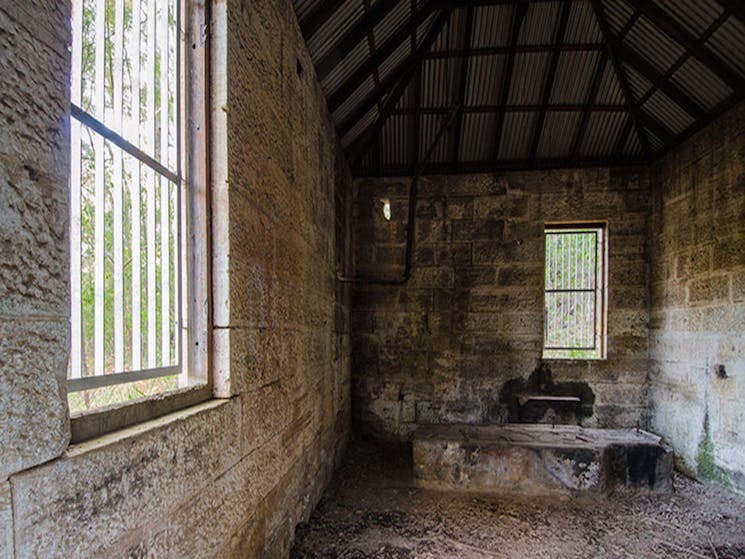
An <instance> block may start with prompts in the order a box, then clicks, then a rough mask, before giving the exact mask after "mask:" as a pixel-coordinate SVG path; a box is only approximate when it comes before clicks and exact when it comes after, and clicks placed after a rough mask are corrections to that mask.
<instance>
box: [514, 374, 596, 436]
mask: <svg viewBox="0 0 745 559" xmlns="http://www.w3.org/2000/svg"><path fill="white" fill-rule="evenodd" d="M499 401H500V402H501V403H502V404H503V405H504V406H505V408H506V409H507V421H508V422H510V423H557V424H570V425H572V424H578V425H581V424H582V419H584V418H586V417H591V416H592V414H593V406H594V404H595V393H594V392H593V391H592V389H591V388H590V386H589V385H588V384H587V383H586V382H558V383H555V382H554V380H553V375H552V373H551V368H550V367H549V366H548V364H547V363H544V362H540V363H539V364H538V366H537V367H536V368H535V369H534V370H533V372H532V373H530V376H529V377H528V378H527V380H526V379H524V378H522V377H519V378H514V379H510V380H508V381H507V382H505V383H504V386H503V387H502V390H501V392H500V393H499Z"/></svg>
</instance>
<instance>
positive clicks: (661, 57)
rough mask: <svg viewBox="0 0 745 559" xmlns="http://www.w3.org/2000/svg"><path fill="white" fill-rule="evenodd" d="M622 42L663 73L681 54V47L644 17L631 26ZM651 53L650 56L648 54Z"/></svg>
mask: <svg viewBox="0 0 745 559" xmlns="http://www.w3.org/2000/svg"><path fill="white" fill-rule="evenodd" d="M624 43H625V44H626V45H628V46H630V47H631V48H632V49H634V50H635V51H636V52H637V53H639V54H640V55H641V56H642V57H643V58H644V59H645V60H647V61H648V62H649V63H650V64H651V65H652V66H654V67H655V68H656V69H657V70H658V71H659V72H660V73H662V74H664V73H665V72H667V70H669V69H670V67H671V66H672V65H673V64H675V62H676V61H677V60H678V59H679V58H680V57H681V56H682V55H683V52H684V50H683V47H681V46H680V44H678V43H676V42H675V41H673V40H672V39H671V38H670V37H668V36H667V35H666V34H665V33H663V32H662V31H660V29H659V28H658V27H657V26H656V25H654V24H653V23H652V22H651V21H649V20H648V19H646V18H645V17H640V18H639V19H638V20H636V23H635V24H634V25H633V26H632V27H631V29H630V30H629V32H628V34H627V35H626V40H625V41H624ZM650 55H651V56H650Z"/></svg>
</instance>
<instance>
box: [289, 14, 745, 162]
mask: <svg viewBox="0 0 745 559" xmlns="http://www.w3.org/2000/svg"><path fill="white" fill-rule="evenodd" d="M293 2H294V6H295V10H296V13H297V17H298V20H299V22H300V27H301V29H302V31H303V35H304V37H305V40H306V42H307V45H308V48H309V50H310V53H311V56H312V58H313V62H314V65H315V67H316V73H317V75H318V78H319V80H320V82H321V87H322V88H323V91H324V92H325V94H326V98H327V101H328V105H329V110H330V112H331V114H332V118H333V121H334V123H335V125H336V127H337V129H338V131H339V134H340V136H341V138H342V144H343V145H344V148H345V150H346V152H347V156H348V158H349V161H350V164H351V165H352V169H353V172H354V173H355V174H356V175H357V176H365V175H390V174H399V175H400V174H415V173H417V172H425V173H443V172H474V171H492V170H499V169H515V168H547V167H567V166H586V165H610V164H613V165H621V164H633V163H641V162H648V161H651V160H652V159H654V158H655V157H656V156H658V155H660V154H661V153H663V152H665V151H666V150H668V149H670V148H671V147H673V146H675V145H677V144H679V143H680V142H682V141H683V140H684V139H685V138H687V137H688V136H690V135H691V134H692V133H693V132H695V131H696V130H698V129H700V128H701V127H703V126H704V125H705V124H707V123H708V122H710V121H711V120H712V119H713V118H715V117H716V116H718V115H719V114H721V113H722V112H724V111H725V110H727V109H728V108H730V107H732V106H734V105H735V104H737V103H738V102H739V101H741V100H742V99H743V96H744V92H745V23H744V22H745V6H744V4H745V3H744V2H741V0H654V1H652V0H530V1H527V0H491V1H490V0H460V1H451V2H447V1H443V0H293Z"/></svg>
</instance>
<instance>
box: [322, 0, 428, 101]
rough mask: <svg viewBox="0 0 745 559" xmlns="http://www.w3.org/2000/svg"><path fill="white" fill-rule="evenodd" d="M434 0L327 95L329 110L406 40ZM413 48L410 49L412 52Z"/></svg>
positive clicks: (347, 96) (349, 93)
mask: <svg viewBox="0 0 745 559" xmlns="http://www.w3.org/2000/svg"><path fill="white" fill-rule="evenodd" d="M436 5H437V1H436V0H430V1H429V2H427V3H426V4H425V5H424V6H423V7H422V8H420V9H419V10H418V11H417V12H416V13H415V14H414V15H413V16H412V17H411V18H410V19H409V21H408V22H407V23H406V24H405V25H404V26H403V27H402V28H401V29H399V30H398V31H396V33H394V34H393V35H392V36H391V37H390V38H389V39H388V40H387V41H386V42H385V43H384V44H383V45H380V47H379V48H378V50H377V52H375V53H374V54H373V55H372V56H371V57H370V58H369V59H368V60H367V61H366V62H365V63H364V64H362V66H360V67H359V68H358V69H357V70H356V71H355V72H354V74H352V75H351V76H350V77H349V78H347V79H346V80H345V81H344V83H343V84H341V85H340V86H339V88H338V89H337V90H336V91H335V92H334V93H333V94H332V95H331V96H330V97H329V102H328V104H329V110H330V111H331V112H332V113H333V112H334V111H335V110H336V109H338V108H339V107H340V106H341V105H342V104H343V103H344V101H346V100H347V99H348V98H349V96H350V95H352V93H354V92H355V91H356V90H357V88H358V87H359V86H360V85H362V83H363V82H364V81H365V80H366V79H367V78H368V77H369V76H370V75H372V73H373V72H374V71H375V68H377V67H378V66H380V65H381V64H382V63H383V62H385V61H386V60H387V59H388V57H389V56H391V55H392V54H393V53H394V52H395V51H396V49H397V48H399V47H400V46H401V44H402V43H403V42H404V41H406V40H407V39H408V38H409V37H410V36H411V35H412V33H416V29H417V27H418V26H419V25H421V24H422V23H423V22H424V21H425V20H426V19H427V18H428V17H429V15H430V14H431V13H432V12H433V11H434V9H435V6H436ZM414 50H415V49H412V52H414Z"/></svg>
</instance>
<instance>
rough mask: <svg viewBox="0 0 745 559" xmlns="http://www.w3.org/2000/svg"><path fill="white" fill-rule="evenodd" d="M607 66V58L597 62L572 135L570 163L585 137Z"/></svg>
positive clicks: (604, 57)
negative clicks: (577, 124)
mask: <svg viewBox="0 0 745 559" xmlns="http://www.w3.org/2000/svg"><path fill="white" fill-rule="evenodd" d="M607 65H608V57H607V56H603V57H602V58H601V59H600V60H599V61H598V65H597V68H595V75H594V76H593V78H592V85H590V91H589V92H588V94H587V102H586V103H585V108H584V109H583V110H582V117H581V119H580V121H579V126H577V131H576V132H575V134H574V139H573V140H572V148H571V150H570V152H569V158H570V159H571V160H572V161H574V159H575V158H576V157H577V151H579V146H580V143H581V142H582V138H584V136H585V131H586V130H587V124H588V123H589V122H590V114H591V113H592V107H593V105H594V104H595V99H596V98H597V95H598V90H599V89H600V83H601V82H602V81H603V74H605V67H606V66H607Z"/></svg>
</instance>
